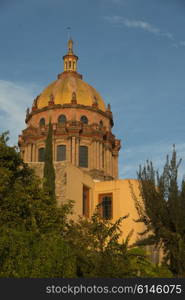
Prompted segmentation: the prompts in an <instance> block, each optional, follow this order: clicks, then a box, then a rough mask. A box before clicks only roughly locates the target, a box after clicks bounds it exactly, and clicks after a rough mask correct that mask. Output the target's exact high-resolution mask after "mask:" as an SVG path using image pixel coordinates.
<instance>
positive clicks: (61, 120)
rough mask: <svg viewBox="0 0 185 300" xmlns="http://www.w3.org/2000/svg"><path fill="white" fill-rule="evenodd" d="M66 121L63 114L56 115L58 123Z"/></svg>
mask: <svg viewBox="0 0 185 300" xmlns="http://www.w3.org/2000/svg"><path fill="white" fill-rule="evenodd" d="M65 122H66V116H65V115H60V116H59V117H58V123H60V124H62V123H65Z"/></svg>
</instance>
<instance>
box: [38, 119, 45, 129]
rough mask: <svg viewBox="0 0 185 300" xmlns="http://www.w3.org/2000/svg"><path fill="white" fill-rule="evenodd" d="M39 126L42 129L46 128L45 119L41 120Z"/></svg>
mask: <svg viewBox="0 0 185 300" xmlns="http://www.w3.org/2000/svg"><path fill="white" fill-rule="evenodd" d="M39 125H40V127H43V126H45V119H44V118H42V119H40V122H39Z"/></svg>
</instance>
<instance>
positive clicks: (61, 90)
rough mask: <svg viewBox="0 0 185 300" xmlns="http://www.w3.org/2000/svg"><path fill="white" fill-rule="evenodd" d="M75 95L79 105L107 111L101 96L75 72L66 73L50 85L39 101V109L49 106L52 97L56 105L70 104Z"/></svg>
mask: <svg viewBox="0 0 185 300" xmlns="http://www.w3.org/2000/svg"><path fill="white" fill-rule="evenodd" d="M73 93H75V96H76V102H77V104H81V105H84V106H92V105H93V103H96V104H97V107H98V108H99V109H100V110H102V111H104V112H105V111H106V107H105V103H104V101H103V99H102V97H101V96H100V94H99V93H98V92H97V91H96V90H95V89H94V88H93V87H92V86H90V85H89V84H87V83H86V82H85V81H83V80H82V79H81V76H80V74H78V73H77V72H73V71H64V72H63V73H62V74H60V75H59V76H58V79H57V80H55V81H54V82H52V83H51V84H50V85H48V86H47V87H46V88H45V89H44V90H43V92H42V93H41V94H40V95H39V97H38V99H37V108H38V109H41V108H43V107H46V106H48V102H49V101H50V99H51V97H52V99H53V101H54V104H69V103H71V100H72V95H73Z"/></svg>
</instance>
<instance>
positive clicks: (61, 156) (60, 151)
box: [57, 145, 66, 161]
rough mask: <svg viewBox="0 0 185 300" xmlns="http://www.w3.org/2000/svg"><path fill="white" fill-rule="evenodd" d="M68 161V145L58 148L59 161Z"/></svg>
mask: <svg viewBox="0 0 185 300" xmlns="http://www.w3.org/2000/svg"><path fill="white" fill-rule="evenodd" d="M63 160H66V145H59V146H57V161H63Z"/></svg>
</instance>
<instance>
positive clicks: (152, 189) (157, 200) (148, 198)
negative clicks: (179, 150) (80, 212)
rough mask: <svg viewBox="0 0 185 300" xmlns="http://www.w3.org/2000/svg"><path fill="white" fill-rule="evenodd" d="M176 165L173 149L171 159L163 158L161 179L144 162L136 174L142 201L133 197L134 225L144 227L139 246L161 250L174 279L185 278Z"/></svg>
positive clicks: (184, 208)
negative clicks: (135, 209) (135, 215)
mask: <svg viewBox="0 0 185 300" xmlns="http://www.w3.org/2000/svg"><path fill="white" fill-rule="evenodd" d="M180 163H181V160H179V161H177V156H176V151H175V147H174V149H173V153H172V157H171V159H169V157H168V156H167V159H166V163H165V166H164V169H163V172H162V174H161V175H160V174H159V172H158V171H155V170H154V167H153V164H152V162H148V161H147V163H146V165H145V166H144V167H140V169H139V172H138V179H139V183H140V193H141V198H142V199H143V201H142V202H141V201H140V200H139V199H137V197H136V196H135V195H134V194H133V197H134V199H135V203H136V208H137V211H138V213H139V220H138V221H139V222H143V223H144V224H145V225H146V231H145V232H143V233H142V235H143V239H142V240H141V241H140V243H139V244H142V245H143V244H145V245H149V244H154V245H158V246H160V247H162V249H163V251H164V260H165V263H166V264H167V265H168V266H169V268H170V270H171V271H172V273H173V274H174V276H185V180H182V184H181V187H180V188H179V186H178V168H179V165H180ZM146 236H147V237H146Z"/></svg>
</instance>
